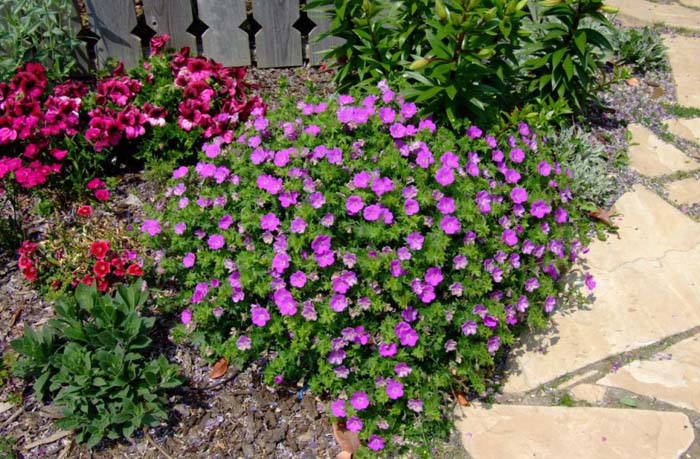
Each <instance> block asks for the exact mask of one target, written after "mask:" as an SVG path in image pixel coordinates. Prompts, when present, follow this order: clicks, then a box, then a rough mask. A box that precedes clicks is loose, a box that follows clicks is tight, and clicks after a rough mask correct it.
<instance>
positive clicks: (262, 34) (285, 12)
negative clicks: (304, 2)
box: [253, 0, 303, 68]
mask: <svg viewBox="0 0 700 459" xmlns="http://www.w3.org/2000/svg"><path fill="white" fill-rule="evenodd" d="M253 17H255V20H256V21H258V24H260V26H261V27H262V29H261V30H260V31H259V32H258V33H257V34H256V35H255V60H256V61H257V64H258V67H260V68H268V67H294V66H300V65H302V64H303V60H302V50H301V32H299V31H298V30H297V29H295V28H294V27H293V25H294V23H295V22H296V21H297V19H299V0H253Z"/></svg>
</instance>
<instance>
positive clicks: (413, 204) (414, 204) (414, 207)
mask: <svg viewBox="0 0 700 459" xmlns="http://www.w3.org/2000/svg"><path fill="white" fill-rule="evenodd" d="M403 208H404V211H405V212H406V215H409V216H410V215H415V214H417V213H418V211H420V206H419V205H418V201H416V200H415V199H407V200H406V202H404V204H403Z"/></svg>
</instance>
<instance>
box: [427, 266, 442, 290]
mask: <svg viewBox="0 0 700 459" xmlns="http://www.w3.org/2000/svg"><path fill="white" fill-rule="evenodd" d="M442 280H443V276H442V269H440V267H439V266H433V267H431V268H428V269H427V270H426V271H425V282H426V283H428V284H430V285H432V286H433V287H436V286H437V285H439V284H440V282H442Z"/></svg>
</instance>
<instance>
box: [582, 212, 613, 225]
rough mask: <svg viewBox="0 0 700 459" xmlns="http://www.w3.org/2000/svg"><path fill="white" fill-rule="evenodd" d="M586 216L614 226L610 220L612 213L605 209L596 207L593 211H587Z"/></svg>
mask: <svg viewBox="0 0 700 459" xmlns="http://www.w3.org/2000/svg"><path fill="white" fill-rule="evenodd" d="M588 216H589V217H591V218H594V219H596V220H599V221H601V222H603V223H605V224H606V225H608V226H615V223H613V221H612V217H613V214H611V213H610V212H608V211H607V210H605V209H600V208H599V209H598V210H596V211H595V212H588Z"/></svg>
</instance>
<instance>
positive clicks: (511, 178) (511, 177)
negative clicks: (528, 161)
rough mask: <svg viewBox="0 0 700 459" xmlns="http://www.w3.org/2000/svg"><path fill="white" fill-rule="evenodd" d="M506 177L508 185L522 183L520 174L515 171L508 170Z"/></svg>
mask: <svg viewBox="0 0 700 459" xmlns="http://www.w3.org/2000/svg"><path fill="white" fill-rule="evenodd" d="M505 175H506V182H508V183H511V184H512V183H518V182H519V181H520V177H521V176H520V172H518V171H516V170H515V169H508V170H507V171H506V172H505Z"/></svg>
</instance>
